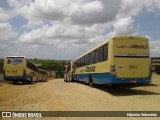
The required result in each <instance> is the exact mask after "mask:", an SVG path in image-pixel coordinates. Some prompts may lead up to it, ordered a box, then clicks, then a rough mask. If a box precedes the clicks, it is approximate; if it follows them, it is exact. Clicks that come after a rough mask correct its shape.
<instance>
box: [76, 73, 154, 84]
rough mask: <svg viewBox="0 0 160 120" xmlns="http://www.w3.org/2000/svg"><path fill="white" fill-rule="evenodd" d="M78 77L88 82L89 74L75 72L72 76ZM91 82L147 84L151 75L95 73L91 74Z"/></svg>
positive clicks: (79, 79)
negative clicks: (137, 76) (128, 75)
mask: <svg viewBox="0 0 160 120" xmlns="http://www.w3.org/2000/svg"><path fill="white" fill-rule="evenodd" d="M76 77H77V78H78V81H82V82H86V83H88V82H89V79H88V77H89V74H75V75H74V78H75V79H76ZM92 78H93V83H95V84H149V83H151V77H146V78H135V77H133V78H118V77H116V76H113V75H112V74H111V73H95V74H92Z"/></svg>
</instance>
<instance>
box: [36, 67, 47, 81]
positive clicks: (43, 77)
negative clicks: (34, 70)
mask: <svg viewBox="0 0 160 120" xmlns="http://www.w3.org/2000/svg"><path fill="white" fill-rule="evenodd" d="M47 78H48V77H47V71H46V70H42V69H39V76H38V79H39V81H42V82H47Z"/></svg>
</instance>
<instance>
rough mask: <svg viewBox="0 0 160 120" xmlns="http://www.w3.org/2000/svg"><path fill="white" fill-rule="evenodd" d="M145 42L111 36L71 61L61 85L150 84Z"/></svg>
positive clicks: (143, 38) (149, 68)
mask: <svg viewBox="0 0 160 120" xmlns="http://www.w3.org/2000/svg"><path fill="white" fill-rule="evenodd" d="M151 76H152V74H151V59H150V51H149V42H148V39H147V38H145V37H139V36H114V37H111V38H109V39H108V40H106V41H104V42H103V43H101V44H100V45H98V46H96V47H95V48H93V49H92V50H90V51H88V52H87V53H85V54H83V55H82V56H80V57H78V58H77V59H75V60H74V61H71V63H70V67H68V68H67V70H66V74H65V76H64V80H65V81H72V80H77V81H84V82H87V83H89V85H90V86H94V85H95V84H110V85H118V84H139V85H140V84H149V83H151Z"/></svg>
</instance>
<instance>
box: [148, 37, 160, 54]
mask: <svg viewBox="0 0 160 120" xmlns="http://www.w3.org/2000/svg"><path fill="white" fill-rule="evenodd" d="M149 43H150V52H151V55H152V57H159V53H160V49H159V45H160V39H159V40H154V41H153V40H152V41H151V40H150V42H149Z"/></svg>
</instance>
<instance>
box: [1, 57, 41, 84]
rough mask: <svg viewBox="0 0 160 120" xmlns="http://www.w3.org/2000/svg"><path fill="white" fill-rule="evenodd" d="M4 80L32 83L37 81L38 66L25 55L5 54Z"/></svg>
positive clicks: (15, 82)
mask: <svg viewBox="0 0 160 120" xmlns="http://www.w3.org/2000/svg"><path fill="white" fill-rule="evenodd" d="M3 74H4V80H7V81H12V82H13V84H17V83H18V82H23V83H25V82H27V83H32V81H33V82H38V74H39V72H38V67H37V66H36V65H35V64H34V63H33V62H31V61H30V60H28V59H27V58H26V57H25V56H7V57H5V59H4V68H3Z"/></svg>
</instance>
